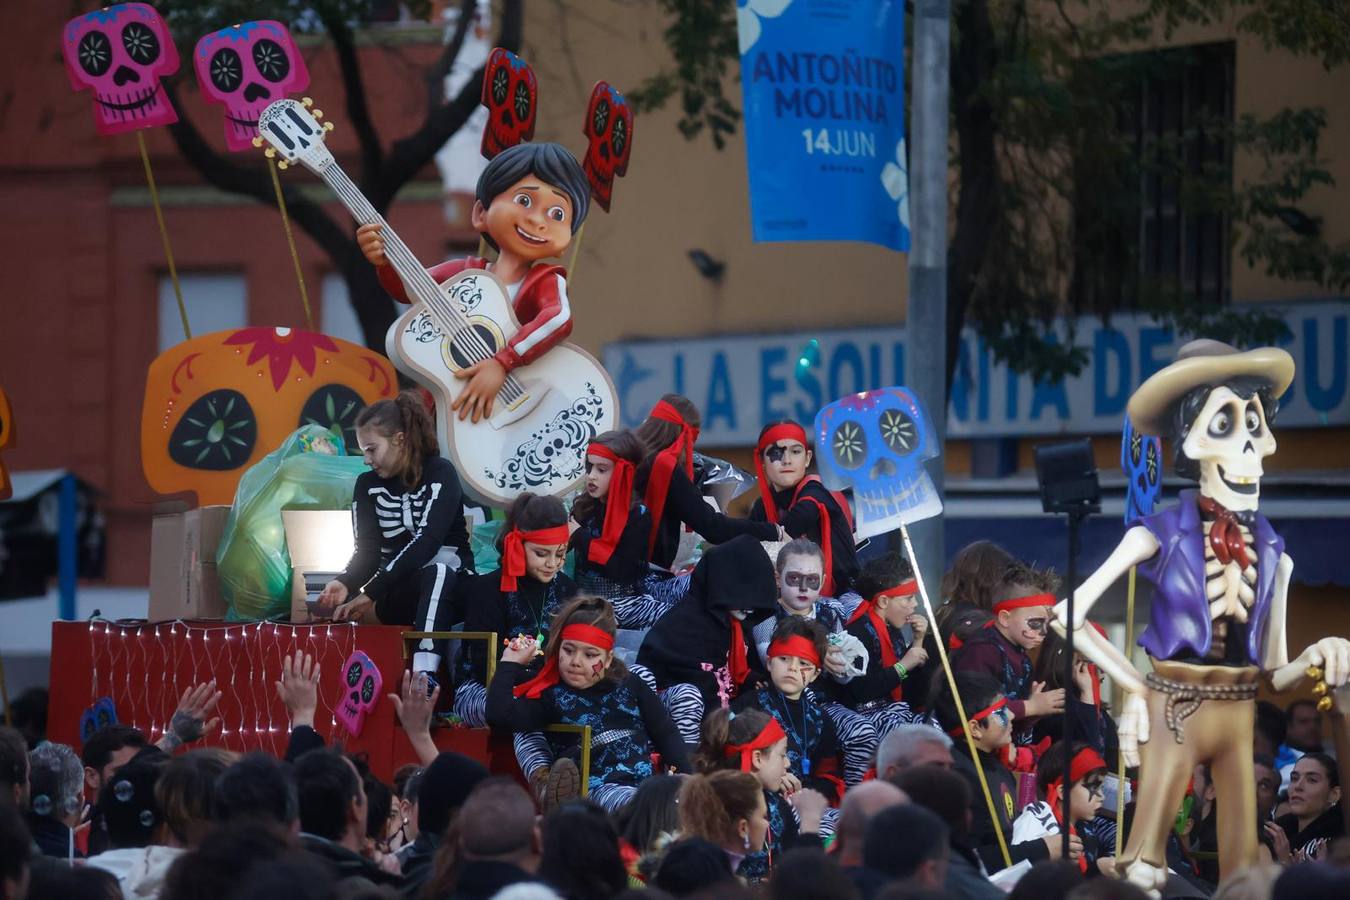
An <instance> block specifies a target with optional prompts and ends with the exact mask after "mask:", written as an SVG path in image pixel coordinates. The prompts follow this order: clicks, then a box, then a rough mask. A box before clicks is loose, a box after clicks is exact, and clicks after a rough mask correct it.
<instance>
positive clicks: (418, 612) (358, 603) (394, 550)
mask: <svg viewBox="0 0 1350 900" xmlns="http://www.w3.org/2000/svg"><path fill="white" fill-rule="evenodd" d="M356 440H357V443H358V444H359V445H360V447H361V452H362V453H363V454H364V456H365V461H366V464H367V465H368V466H370V471H369V472H363V473H362V474H361V475H360V477H358V478H357V479H356V486H355V488H354V489H353V491H352V518H353V521H354V523H355V527H356V549H355V552H353V554H352V558H351V559H350V560H349V561H348V562H347V567H346V569H344V570H343V572H342V573H341V574H340V575H338V577H337V578H335V579H334V580H332V581H330V582H329V583H328V584H327V585H325V586H324V589H323V591H322V592H321V593H320V594H319V605H320V606H321V607H323V608H325V609H329V610H332V612H333V618H334V619H337V620H350V621H353V622H366V623H374V624H380V623H383V624H386V625H411V626H414V627H416V628H420V629H423V630H431V625H432V623H433V622H434V621H435V619H436V617H437V615H438V614H439V612H440V609H441V607H442V606H445V607H449V606H450V596H451V590H452V589H453V587H454V583H455V578H456V575H457V573H458V572H459V571H460V570H467V571H472V570H473V551H472V550H471V549H470V548H469V535H468V530H467V529H466V528H465V527H464V503H463V499H462V492H461V489H460V484H459V475H458V473H456V472H455V467H454V466H453V465H451V464H450V461H449V460H447V459H445V458H444V457H441V456H438V455H437V454H438V452H439V447H438V445H437V441H436V431H435V428H434V427H433V426H432V423H431V416H430V415H429V414H428V413H427V410H426V407H425V406H423V404H422V400H421V398H420V397H419V396H418V395H417V394H415V393H412V392H409V391H405V392H403V393H401V394H399V395H398V396H397V397H395V398H394V399H392V400H381V401H379V402H377V403H373V404H371V405H370V406H368V407H366V408H365V409H363V410H362V411H361V412H360V414H359V415H358V416H357V417H356Z"/></svg>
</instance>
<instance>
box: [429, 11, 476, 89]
mask: <svg viewBox="0 0 1350 900" xmlns="http://www.w3.org/2000/svg"><path fill="white" fill-rule="evenodd" d="M477 11H478V2H477V0H463V2H461V3H460V5H459V21H458V22H456V23H455V33H454V34H453V35H451V36H450V41H449V43H447V44H446V45H445V49H444V50H443V51H442V52H441V55H440V57H439V58H438V59H437V60H436V64H435V65H434V66H432V67H431V69H430V70H429V71H428V72H427V113H428V114H430V113H431V111H432V110H434V109H435V108H436V107H438V106H440V105H441V101H442V99H443V96H442V95H443V94H444V92H445V77H446V76H447V75H449V74H450V69H451V67H452V66H454V64H455V60H456V59H458V58H459V51H460V50H463V49H464V40H465V39H466V38H467V37H468V35H469V28H470V27H472V25H473V20H474V19H475V18H476V17H477V16H476V13H477ZM477 83H478V84H479V85H481V84H482V79H481V78H480V79H479V80H478V82H477Z"/></svg>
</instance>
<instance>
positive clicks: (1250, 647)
mask: <svg viewBox="0 0 1350 900" xmlns="http://www.w3.org/2000/svg"><path fill="white" fill-rule="evenodd" d="M1196 495H1197V492H1196V491H1193V490H1191V491H1182V492H1181V502H1180V503H1179V504H1178V505H1177V506H1174V507H1171V508H1169V509H1166V510H1163V511H1162V512H1160V513H1154V514H1153V515H1151V516H1147V517H1145V518H1143V519H1140V520H1139V521H1138V524H1140V525H1142V526H1144V527H1145V528H1147V529H1148V530H1149V531H1150V532H1152V533H1153V536H1154V537H1155V538H1157V539H1158V544H1159V547H1158V552H1157V553H1156V554H1154V556H1153V557H1152V558H1150V559H1149V560H1147V561H1146V562H1143V563H1140V565H1139V572H1140V574H1141V575H1143V576H1144V577H1145V578H1147V579H1148V580H1149V581H1151V582H1153V584H1154V588H1155V589H1154V592H1153V603H1152V606H1151V607H1150V617H1149V626H1148V627H1147V628H1146V629H1144V633H1143V634H1141V635H1140V636H1139V646H1141V647H1143V648H1144V649H1145V650H1146V651H1148V655H1149V656H1152V657H1153V658H1154V659H1173V658H1176V657H1183V656H1191V655H1194V656H1198V657H1202V658H1203V657H1204V656H1205V655H1206V654H1208V653H1209V649H1210V640H1211V638H1212V636H1213V635H1212V631H1211V622H1210V618H1209V601H1208V600H1206V599H1205V544H1204V540H1205V531H1204V527H1203V525H1202V523H1201V521H1200V510H1199V508H1198V507H1197V506H1196ZM1251 530H1252V538H1253V544H1252V549H1253V550H1254V551H1255V553H1256V573H1257V578H1256V600H1255V602H1254V603H1253V604H1252V607H1251V609H1250V610H1248V626H1247V646H1246V655H1247V659H1248V661H1250V662H1251V663H1252V664H1253V665H1260V663H1261V651H1262V647H1263V646H1264V644H1265V637H1266V624H1267V622H1268V621H1269V619H1270V605H1271V603H1272V601H1273V595H1274V592H1275V568H1276V566H1277V565H1278V564H1279V561H1280V554H1282V553H1283V552H1284V538H1282V537H1280V536H1279V535H1278V534H1276V533H1275V530H1274V529H1273V528H1271V527H1270V522H1269V521H1268V520H1267V519H1266V518H1265V516H1262V515H1260V514H1259V513H1258V514H1256V515H1255V517H1254V518H1253V520H1252V526H1251Z"/></svg>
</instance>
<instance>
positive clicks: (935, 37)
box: [905, 0, 951, 585]
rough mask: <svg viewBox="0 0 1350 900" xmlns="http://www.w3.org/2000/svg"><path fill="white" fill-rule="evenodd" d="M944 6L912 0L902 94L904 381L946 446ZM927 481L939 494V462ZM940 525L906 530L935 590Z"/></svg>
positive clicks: (947, 32)
mask: <svg viewBox="0 0 1350 900" xmlns="http://www.w3.org/2000/svg"><path fill="white" fill-rule="evenodd" d="M950 46H951V3H950V0H916V2H915V4H914V35H913V53H912V55H911V60H912V62H911V77H912V79H913V84H912V87H911V89H910V162H909V199H910V205H909V210H910V251H909V311H908V316H907V321H906V331H907V335H906V341H905V344H906V356H907V360H906V363H905V381H906V383H907V385H908V387H909V388H910V389H912V390H913V391H914V393H915V394H916V395H917V396H918V398H919V400H920V401H921V402H922V403H923V404H924V406H925V407H927V409H928V414H929V416H931V417H932V420H933V427H934V428H935V429H936V430H937V436H938V441H939V443H940V445H941V446H944V447H945V445H946V439H947V352H946V348H947V122H948V108H949V107H948V89H949V84H950V77H949V67H950ZM930 474H931V475H932V476H933V481H934V483H935V484H936V485H937V488H938V491H939V492H941V491H942V489H943V476H942V460H941V458H939V459H938V460H936V461H934V464H933V465H932V468H931V470H930ZM942 523H943V517H942V516H938V517H935V518H932V519H928V520H926V521H924V522H919V523H916V524H915V526H914V527H913V528H912V529H911V536H912V538H913V541H914V545H915V553H916V556H917V557H918V561H919V567H920V569H921V570H922V571H923V574H924V576H925V578H926V579H927V582H928V583H929V584H933V585H936V584H937V582H938V579H939V578H940V577H941V575H942V571H943V568H944V561H945V559H946V557H945V555H944V548H943V540H942Z"/></svg>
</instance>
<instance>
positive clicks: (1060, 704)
mask: <svg viewBox="0 0 1350 900" xmlns="http://www.w3.org/2000/svg"><path fill="white" fill-rule="evenodd" d="M1025 709H1026V716H1027V718H1031V717H1033V716H1048V715H1050V714H1051V713H1057V712H1063V711H1064V688H1055V689H1054V690H1053V691H1047V690H1046V689H1045V682H1044V681H1033V682H1032V683H1031V696H1029V697H1027V699H1026V704H1025Z"/></svg>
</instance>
